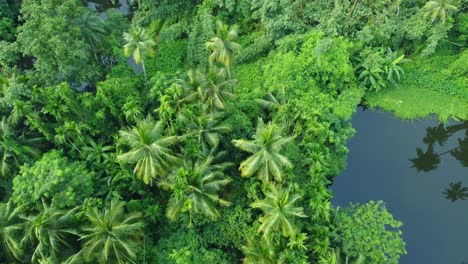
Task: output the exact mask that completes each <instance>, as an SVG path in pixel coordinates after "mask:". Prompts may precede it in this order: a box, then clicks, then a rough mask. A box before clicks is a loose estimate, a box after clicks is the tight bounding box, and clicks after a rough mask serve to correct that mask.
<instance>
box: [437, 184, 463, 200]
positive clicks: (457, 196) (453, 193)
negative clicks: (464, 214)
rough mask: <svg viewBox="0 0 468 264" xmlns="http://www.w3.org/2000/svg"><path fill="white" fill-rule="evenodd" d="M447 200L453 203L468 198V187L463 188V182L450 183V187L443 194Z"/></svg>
mask: <svg viewBox="0 0 468 264" xmlns="http://www.w3.org/2000/svg"><path fill="white" fill-rule="evenodd" d="M443 194H444V195H445V198H447V200H450V201H451V202H455V201H456V200H465V199H467V198H468V187H465V186H462V182H461V181H458V182H456V183H453V182H452V183H450V187H449V188H447V189H445V191H444V192H443Z"/></svg>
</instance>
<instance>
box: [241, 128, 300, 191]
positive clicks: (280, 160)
mask: <svg viewBox="0 0 468 264" xmlns="http://www.w3.org/2000/svg"><path fill="white" fill-rule="evenodd" d="M292 139H293V137H284V136H282V129H281V127H279V126H278V125H276V124H273V123H271V122H269V123H268V124H265V123H264V122H263V120H262V119H259V120H258V125H257V130H256V132H255V135H254V136H253V140H245V139H237V140H233V141H232V143H233V144H234V146H236V147H238V148H240V149H242V150H244V151H247V152H249V153H252V154H253V155H252V156H250V157H249V158H247V159H246V160H244V161H243V162H242V163H241V164H240V167H239V169H240V171H241V175H242V177H250V176H252V175H253V174H255V173H257V175H258V178H260V179H261V180H262V181H264V182H266V183H268V182H270V181H271V178H272V177H274V178H275V180H276V181H278V182H281V181H282V180H283V174H284V172H283V168H292V166H293V165H292V164H291V162H290V161H289V160H288V158H286V157H285V156H283V155H281V154H280V152H281V150H282V149H283V148H284V146H285V145H286V144H287V143H289V142H291V141H292Z"/></svg>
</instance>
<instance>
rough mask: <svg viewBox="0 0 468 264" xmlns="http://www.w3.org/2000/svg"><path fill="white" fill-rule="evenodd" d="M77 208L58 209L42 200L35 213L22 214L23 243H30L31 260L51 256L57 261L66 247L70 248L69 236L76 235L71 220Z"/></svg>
mask: <svg viewBox="0 0 468 264" xmlns="http://www.w3.org/2000/svg"><path fill="white" fill-rule="evenodd" d="M77 209H78V208H74V209H72V210H60V209H57V207H55V206H54V205H53V204H52V205H51V206H48V205H47V204H45V203H44V202H43V208H42V209H41V211H40V212H39V213H38V214H36V215H28V216H22V219H23V220H24V221H25V231H26V232H25V236H24V237H23V239H22V241H21V242H22V243H23V245H26V244H27V245H32V247H28V248H31V249H32V250H33V253H32V258H31V261H32V262H36V261H38V260H39V259H47V258H51V259H53V260H54V261H55V262H58V261H59V259H60V256H61V255H62V253H63V252H64V249H65V247H64V246H66V247H67V248H69V249H70V248H72V245H71V244H70V243H69V242H68V241H69V238H71V237H73V236H78V233H77V230H76V229H74V228H73V227H72V226H73V221H74V219H75V213H76V211H77Z"/></svg>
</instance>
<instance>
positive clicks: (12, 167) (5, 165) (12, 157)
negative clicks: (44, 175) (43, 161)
mask: <svg viewBox="0 0 468 264" xmlns="http://www.w3.org/2000/svg"><path fill="white" fill-rule="evenodd" d="M19 132H20V131H18V130H16V124H15V123H14V122H13V120H12V118H11V117H10V118H7V117H6V116H2V120H1V121H0V158H1V160H0V176H2V177H5V178H10V177H12V176H13V175H14V174H15V173H16V170H17V168H18V167H19V166H20V165H22V164H24V163H29V162H31V161H32V160H34V159H37V158H39V156H40V150H39V149H37V145H38V143H40V140H41V139H40V138H37V137H36V138H33V137H31V138H28V136H29V135H26V134H20V133H19Z"/></svg>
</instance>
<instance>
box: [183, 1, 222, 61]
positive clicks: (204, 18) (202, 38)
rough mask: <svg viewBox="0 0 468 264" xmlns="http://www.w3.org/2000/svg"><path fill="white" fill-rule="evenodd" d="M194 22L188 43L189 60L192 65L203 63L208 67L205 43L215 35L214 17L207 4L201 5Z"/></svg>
mask: <svg viewBox="0 0 468 264" xmlns="http://www.w3.org/2000/svg"><path fill="white" fill-rule="evenodd" d="M192 23H193V24H192V27H191V31H190V33H189V36H188V43H187V46H188V49H187V61H188V64H189V65H190V66H195V65H201V66H202V68H206V66H207V65H208V60H207V58H208V56H209V53H208V50H207V49H206V48H205V43H206V42H207V41H208V40H209V39H210V38H211V37H212V36H213V35H214V32H215V28H214V18H213V16H212V14H211V13H210V10H208V8H207V7H206V6H205V5H199V6H198V8H197V12H196V15H195V17H194V19H193V21H192Z"/></svg>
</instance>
